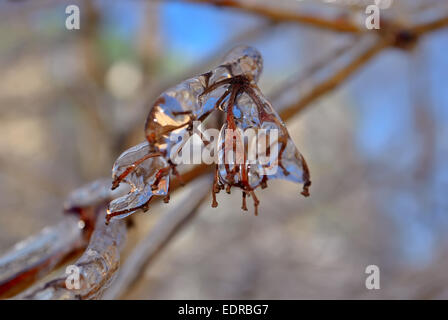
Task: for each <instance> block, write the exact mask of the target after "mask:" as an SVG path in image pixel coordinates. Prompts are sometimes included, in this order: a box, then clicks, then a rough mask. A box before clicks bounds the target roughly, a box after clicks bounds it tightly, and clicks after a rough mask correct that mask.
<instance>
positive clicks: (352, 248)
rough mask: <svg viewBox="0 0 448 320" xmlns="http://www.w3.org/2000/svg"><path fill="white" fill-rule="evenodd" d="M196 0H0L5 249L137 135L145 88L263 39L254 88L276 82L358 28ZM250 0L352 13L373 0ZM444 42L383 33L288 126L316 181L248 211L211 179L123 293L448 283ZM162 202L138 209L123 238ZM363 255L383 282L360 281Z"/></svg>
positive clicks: (137, 231)
mask: <svg viewBox="0 0 448 320" xmlns="http://www.w3.org/2000/svg"><path fill="white" fill-rule="evenodd" d="M199 2H202V3H190V2H187V1H149V0H118V1H113V2H112V1H106V0H102V1H100V0H91V1H74V0H73V1H69V2H67V3H65V2H64V3H61V2H59V1H51V0H42V1H38V2H36V1H25V0H23V1H5V2H2V3H0V74H1V76H0V212H1V214H0V254H2V253H4V252H6V251H7V250H8V248H10V247H11V246H12V245H14V244H15V243H16V242H18V241H20V240H22V239H24V238H26V237H28V236H29V235H31V234H34V233H36V232H39V231H40V230H41V229H42V228H44V227H45V226H47V225H52V224H55V223H57V222H58V221H59V220H60V219H61V217H62V209H63V202H64V199H65V198H66V196H67V195H68V194H69V193H70V192H71V191H73V190H74V189H76V188H77V187H79V186H81V185H83V184H85V183H86V182H89V181H92V180H95V179H98V178H102V177H109V176H110V174H111V168H112V165H113V162H114V160H115V159H116V158H117V157H118V155H119V154H120V153H121V152H123V151H124V150H125V149H127V148H128V147H130V146H133V145H135V144H137V143H139V142H141V141H143V140H144V134H143V126H144V119H145V117H146V113H147V112H148V110H149V106H150V104H151V102H152V101H153V99H154V98H155V97H157V95H158V94H160V93H161V92H162V91H163V90H164V89H165V88H167V87H169V86H170V85H173V84H176V83H177V82H179V81H180V80H183V79H186V78H188V77H191V76H194V75H197V74H199V73H202V72H206V71H208V70H209V69H210V67H211V66H213V65H215V64H216V63H217V62H219V59H220V58H221V57H222V56H223V55H224V54H225V53H226V52H227V51H228V50H229V49H230V48H232V47H233V46H235V45H237V44H248V45H252V46H254V47H256V48H257V49H259V50H260V52H261V53H262V55H263V57H264V71H263V74H262V77H261V80H260V84H259V85H260V88H261V89H262V90H263V92H265V93H266V95H267V96H268V97H275V98H276V99H280V98H279V96H281V95H282V90H283V88H284V87H288V88H289V90H291V81H294V79H297V75H300V74H301V73H303V72H305V71H306V70H307V68H308V67H309V66H312V65H313V64H315V63H317V62H319V61H324V62H325V61H326V60H325V57H326V56H329V57H330V59H329V61H330V62H331V61H332V59H331V57H332V54H331V53H332V52H334V50H338V48H341V47H344V46H350V45H351V43H353V42H354V43H355V44H353V45H356V43H357V42H358V41H356V40H355V41H354V40H353V39H354V36H353V35H352V34H347V33H343V32H333V31H328V30H321V29H319V28H315V27H310V26H306V25H301V24H297V23H293V22H281V21H277V22H275V23H273V22H272V21H269V20H268V19H266V18H265V17H260V16H258V15H256V14H253V13H248V12H245V11H244V10H238V8H228V7H226V6H223V7H221V6H216V5H213V4H212V2H213V1H199ZM246 2H247V1H246ZM249 2H251V1H249ZM352 2H353V1H352ZM370 2H373V1H370ZM252 3H256V4H257V5H264V6H266V7H272V8H274V7H275V8H281V9H283V10H297V11H298V12H301V13H304V12H305V13H308V12H309V13H312V14H314V15H321V16H326V17H336V18H338V17H349V18H350V19H352V20H353V21H359V20H360V19H361V21H362V19H365V13H364V11H365V4H364V3H369V1H363V2H362V3H363V4H362V5H361V6H358V7H356V6H355V5H348V4H347V5H346V4H340V3H339V2H338V1H336V3H326V2H325V1H320V0H315V1H311V0H303V1H295V0H291V1H288V0H282V1H255V2H254V1H252ZM68 4H76V5H78V6H79V8H80V11H81V28H80V30H67V29H66V27H65V19H66V17H67V14H66V13H65V8H66V6H67V5H68ZM390 5H391V6H390V7H388V8H386V9H383V10H382V14H383V13H384V17H387V18H388V19H393V20H394V21H397V22H400V23H404V24H406V23H408V24H412V23H416V22H419V21H421V20H422V19H425V20H431V18H437V17H440V15H441V14H442V13H443V12H445V15H446V14H447V13H448V3H447V2H446V0H439V1H435V0H434V1H426V0H420V1H417V0H415V1H413V0H395V1H392V2H391V4H390ZM382 17H383V15H382ZM369 32H370V31H369ZM371 32H372V33H373V32H374V31H371ZM447 52H448V28H447V29H441V30H440V31H437V32H433V33H430V34H428V35H425V37H422V38H421V39H420V40H419V41H418V44H417V45H416V46H415V47H414V48H413V49H412V50H399V49H386V50H384V52H382V53H381V54H379V55H378V56H376V57H375V58H374V59H373V60H372V61H370V62H369V63H368V64H367V65H366V66H365V67H363V68H362V69H360V70H359V72H357V73H356V74H355V75H354V76H353V77H351V78H349V80H348V81H346V82H344V83H343V84H342V85H341V86H339V87H338V88H337V89H336V90H333V91H332V92H331V93H330V94H327V95H325V96H324V97H322V98H321V99H319V100H317V101H315V102H313V103H311V104H310V105H308V106H307V108H306V109H304V110H303V111H302V112H300V113H298V114H297V115H296V116H295V117H294V118H292V119H290V120H289V121H288V123H287V126H288V129H289V132H290V134H291V137H292V139H293V140H294V142H295V144H296V145H297V147H298V148H299V150H300V151H301V153H302V154H303V155H304V157H305V158H306V159H307V162H308V165H309V167H310V171H311V180H312V181H313V184H312V187H311V197H309V198H303V197H302V196H300V195H299V191H300V187H299V186H297V185H294V184H292V183H289V182H286V181H273V182H271V183H270V184H269V188H268V189H265V190H263V191H259V192H258V197H259V199H260V200H261V205H260V208H259V213H260V214H259V216H258V217H254V216H253V214H252V208H251V207H250V208H249V209H250V210H249V212H247V213H243V212H242V211H241V210H240V198H241V195H240V193H239V192H233V193H232V194H231V195H227V194H224V193H221V194H219V195H218V202H219V207H218V208H216V209H212V208H211V207H210V203H211V200H210V199H208V201H207V203H204V204H202V205H201V207H200V209H199V212H198V213H199V214H198V216H197V217H196V218H195V219H194V220H193V221H192V222H191V223H190V224H188V226H187V227H186V228H184V229H183V230H182V231H181V232H180V233H179V234H178V235H177V236H176V237H175V238H174V239H173V240H172V241H171V242H170V244H169V245H168V246H167V248H166V250H164V251H163V252H161V254H160V255H159V256H158V257H157V260H156V261H154V263H152V264H151V265H150V266H148V268H147V270H146V271H145V273H144V274H143V276H142V277H141V279H140V281H138V283H137V284H136V285H134V287H133V288H132V290H130V291H129V292H128V293H127V294H126V295H125V296H123V298H132V299H200V298H202V299H223V298H234V299H239V298H248V299H251V298H268V299H302V298H306V299H308V298H355V299H359V298H361V299H364V298H367V299H377V298H404V299H408V298H430V299H432V298H448V274H447V273H446V270H448V239H447V232H446V231H447V227H448V215H447V214H448V197H447V188H448V165H447V161H448V81H447V74H448V59H447ZM306 81H307V79H306V77H305V78H304V79H301V80H300V83H299V84H300V85H305V84H306ZM273 101H275V100H273ZM274 107H276V106H275V105H274ZM185 188H188V186H186V187H185ZM180 192H183V191H180ZM176 197H177V195H174V198H173V200H172V202H171V203H170V205H173V202H175V201H176ZM167 208H169V207H167V206H166V205H155V206H154V208H153V209H151V210H150V211H148V213H147V214H143V213H138V214H137V215H138V217H137V221H138V222H139V224H138V226H137V227H135V228H134V229H133V231H132V234H131V235H130V242H129V243H130V244H132V243H133V241H136V240H135V239H138V238H139V237H142V236H144V235H145V234H146V233H147V232H150V230H151V226H152V225H153V224H154V222H155V221H156V220H157V219H158V218H159V217H160V216H161V215H163V213H164V211H165V210H167ZM133 239H134V240H133ZM131 247H132V245H128V246H127V248H126V250H131ZM371 264H375V265H377V266H379V267H380V270H381V289H380V290H367V289H366V288H365V278H366V276H367V275H366V274H365V268H366V266H368V265H371Z"/></svg>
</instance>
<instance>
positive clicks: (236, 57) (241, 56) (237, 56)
mask: <svg viewBox="0 0 448 320" xmlns="http://www.w3.org/2000/svg"><path fill="white" fill-rule="evenodd" d="M223 64H229V65H230V67H231V69H232V73H233V75H234V76H237V75H245V76H247V77H248V78H250V79H251V80H253V81H254V82H258V79H259V78H260V75H261V72H262V71H263V58H262V57H261V53H260V52H259V51H258V50H257V49H255V48H253V47H249V46H237V47H235V48H233V49H232V50H230V51H229V52H228V53H227V54H226V55H225V57H224V59H223Z"/></svg>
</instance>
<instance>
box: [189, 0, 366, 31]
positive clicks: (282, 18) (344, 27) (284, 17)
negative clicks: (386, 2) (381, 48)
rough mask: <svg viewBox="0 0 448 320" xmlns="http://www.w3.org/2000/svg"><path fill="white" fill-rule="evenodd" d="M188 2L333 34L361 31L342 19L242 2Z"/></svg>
mask: <svg viewBox="0 0 448 320" xmlns="http://www.w3.org/2000/svg"><path fill="white" fill-rule="evenodd" d="M188 1H190V2H197V3H208V4H213V5H217V6H220V7H227V8H234V9H238V10H240V11H243V12H247V13H252V14H257V15H259V16H262V17H265V18H268V19H270V20H272V21H276V22H296V23H301V24H304V25H309V26H313V27H317V28H320V29H325V30H330V31H335V32H348V33H359V32H361V31H362V30H361V29H360V28H359V27H358V26H357V25H355V24H353V23H352V22H350V21H347V20H344V19H326V18H323V17H317V16H313V15H310V14H301V13H297V12H294V11H286V10H281V9H277V8H268V7H266V6H259V5H256V4H254V3H245V2H242V1H234V0H223V1H213V0H188Z"/></svg>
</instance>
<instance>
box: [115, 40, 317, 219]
mask: <svg viewBox="0 0 448 320" xmlns="http://www.w3.org/2000/svg"><path fill="white" fill-rule="evenodd" d="M262 69H263V59H262V57H261V54H260V53H259V52H258V51H257V50H256V49H254V48H251V47H247V46H240V47H236V48H234V49H233V50H231V51H230V52H229V53H228V54H227V55H226V56H225V58H224V59H223V62H222V64H221V65H219V66H218V67H217V68H215V69H213V70H211V71H210V72H207V73H205V74H202V75H200V76H197V77H194V78H190V79H188V80H185V81H183V82H182V83H180V84H178V85H176V86H174V87H172V88H170V89H168V90H166V91H165V92H163V93H162V94H161V95H160V96H159V98H158V99H157V100H156V101H155V103H154V105H153V106H152V108H151V110H150V112H149V115H148V117H147V121H146V125H145V134H146V139H147V141H145V142H143V143H141V144H139V145H137V146H134V147H132V148H130V149H128V150H126V151H125V152H124V153H123V154H122V155H120V157H119V158H118V159H117V160H116V162H115V164H114V167H113V171H112V175H113V179H114V184H113V186H114V188H115V187H117V186H118V184H119V183H120V182H125V183H127V184H128V185H129V186H130V187H131V191H130V192H129V193H128V194H127V195H125V196H123V197H120V198H118V199H115V200H113V201H112V202H111V203H110V205H109V210H108V219H111V218H113V217H119V218H123V217H125V216H127V215H129V214H131V213H133V212H135V211H136V210H138V209H143V210H146V209H147V208H148V204H149V201H150V200H151V199H152V198H153V196H155V195H157V196H167V195H168V194H169V182H170V181H169V180H170V172H171V171H172V170H173V169H174V167H175V166H174V165H173V164H172V163H171V162H170V161H169V159H170V156H171V157H172V154H171V151H173V152H174V150H177V151H175V152H178V150H180V149H181V148H179V141H178V139H173V137H185V136H188V134H189V133H191V130H192V129H191V127H192V124H193V122H194V121H200V122H201V121H203V120H204V119H205V118H206V117H207V116H208V115H209V114H211V113H212V112H214V111H217V110H221V111H223V112H225V113H226V121H225V123H224V124H223V125H222V127H221V131H220V135H219V139H218V142H217V143H218V158H219V165H218V172H217V177H218V181H216V182H215V183H217V185H218V186H219V187H220V188H224V187H225V186H227V187H228V188H230V187H232V186H236V187H239V188H241V189H242V190H244V191H245V192H252V191H253V190H254V189H256V188H258V187H259V186H260V185H264V182H266V181H267V180H268V179H276V178H280V179H287V180H291V181H293V182H297V183H304V192H303V194H304V195H308V190H307V189H308V186H309V184H310V182H309V173H308V169H307V167H306V163H305V161H304V159H303V157H302V156H301V154H300V153H299V151H298V150H297V148H296V147H295V145H294V143H293V141H292V140H291V138H290V136H289V134H288V131H287V129H286V127H285V125H284V123H283V121H282V120H281V119H280V118H279V116H278V114H277V113H276V112H275V110H274V109H273V107H272V105H271V104H270V102H269V101H268V100H267V99H266V98H265V97H264V95H263V94H262V93H261V91H260V89H259V88H258V87H257V81H258V79H259V77H260V74H261V72H262ZM229 128H230V129H235V130H236V131H235V132H237V134H238V135H239V137H240V138H241V139H242V141H245V140H244V138H243V135H244V132H245V131H246V130H248V129H253V130H255V131H256V132H257V135H255V136H252V137H250V138H249V139H247V138H246V140H249V141H247V142H248V143H249V145H251V144H252V145H254V146H255V148H257V147H258V143H259V141H258V140H255V142H254V141H253V139H256V138H257V137H258V138H263V139H265V140H266V136H268V137H269V138H270V139H268V140H269V142H270V144H271V145H272V144H275V143H276V145H277V146H278V148H277V149H274V148H270V150H269V154H270V157H269V161H268V162H263V163H261V162H260V161H258V160H257V159H255V162H254V161H252V162H250V161H249V160H248V157H247V150H245V151H243V152H242V153H241V152H240V153H238V154H237V156H238V157H240V160H242V161H240V162H238V164H229V163H227V162H226V161H225V160H226V157H225V155H226V154H228V153H230V152H235V150H234V145H233V142H232V141H233V140H232V138H229V137H227V136H226V130H227V129H229ZM274 130H275V132H276V135H275V139H274V134H273V133H272V132H273V131H274ZM186 141H187V139H183V140H182V141H181V144H180V146H182V145H183V144H184V143H186ZM175 145H176V149H173V146H175ZM251 159H252V160H253V158H251Z"/></svg>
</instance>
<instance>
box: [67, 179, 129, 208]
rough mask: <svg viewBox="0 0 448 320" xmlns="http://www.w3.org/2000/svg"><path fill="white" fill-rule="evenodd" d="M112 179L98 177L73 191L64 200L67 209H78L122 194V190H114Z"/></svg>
mask: <svg viewBox="0 0 448 320" xmlns="http://www.w3.org/2000/svg"><path fill="white" fill-rule="evenodd" d="M111 183H112V180H111V179H110V178H106V179H98V180H95V181H93V182H90V183H88V184H86V185H84V186H82V187H80V188H78V189H76V190H75V191H73V192H72V193H70V195H69V196H68V197H67V199H66V201H65V202H64V210H65V211H76V210H78V209H80V208H86V207H91V206H95V205H98V204H100V203H103V202H106V201H108V200H110V199H113V198H114V197H116V196H118V195H119V194H120V191H121V190H117V191H113V190H111V188H110V185H111Z"/></svg>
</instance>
